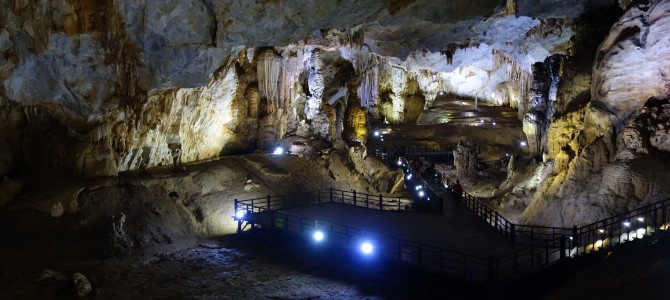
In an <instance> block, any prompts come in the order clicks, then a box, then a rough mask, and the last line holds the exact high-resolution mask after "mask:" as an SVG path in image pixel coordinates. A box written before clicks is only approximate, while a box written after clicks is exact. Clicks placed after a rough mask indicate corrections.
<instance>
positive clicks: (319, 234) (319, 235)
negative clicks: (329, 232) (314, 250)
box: [313, 230, 324, 242]
mask: <svg viewBox="0 0 670 300" xmlns="http://www.w3.org/2000/svg"><path fill="white" fill-rule="evenodd" d="M313 237H314V240H315V241H317V242H320V241H323V237H324V235H323V232H322V231H321V230H317V231H315V232H314V235H313Z"/></svg>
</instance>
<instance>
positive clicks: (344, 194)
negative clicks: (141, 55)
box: [235, 161, 670, 284]
mask: <svg viewBox="0 0 670 300" xmlns="http://www.w3.org/2000/svg"><path fill="white" fill-rule="evenodd" d="M405 163H406V161H405ZM401 164H402V162H401ZM406 174H408V173H406ZM409 174H414V173H409ZM413 176H418V175H416V174H415V175H413ZM431 178H433V179H432V180H429V181H431V182H432V183H433V184H427V182H426V181H423V180H422V181H421V182H423V183H426V188H428V189H433V193H435V194H439V193H440V192H442V193H444V192H448V191H449V190H448V189H447V187H448V186H451V184H452V183H451V182H450V181H449V180H448V179H446V178H444V179H445V181H446V187H445V186H444V185H443V183H442V176H431ZM417 179H418V178H417ZM435 184H437V187H435ZM434 189H443V190H442V191H440V192H438V191H435V190H434ZM462 199H463V204H464V205H465V206H466V207H468V208H470V209H471V210H472V211H473V212H474V213H475V214H476V215H477V216H479V217H480V218H481V219H482V220H484V221H485V222H487V224H489V225H490V226H492V227H493V228H495V229H496V230H497V231H499V232H501V233H502V234H504V235H505V236H506V237H508V238H509V239H510V240H511V241H513V242H516V243H518V244H525V245H529V247H528V248H526V249H523V250H520V251H516V252H514V253H510V254H507V255H502V256H499V257H497V258H496V257H493V256H490V257H488V258H484V257H479V256H475V255H469V254H465V253H460V252H457V251H452V250H448V249H443V248H440V247H435V246H431V245H427V244H422V243H417V242H413V241H408V240H404V239H398V238H394V237H390V236H386V235H382V234H378V233H373V232H368V231H364V230H361V229H358V228H354V227H350V226H346V225H341V224H332V223H328V222H323V221H319V220H316V219H311V218H306V217H301V216H296V215H292V214H288V213H285V212H280V211H278V210H279V209H284V208H289V207H297V206H302V205H309V204H314V203H328V202H330V203H343V204H347V205H355V206H358V207H365V208H369V209H377V210H393V211H406V210H408V209H406V207H407V205H410V209H411V205H414V204H415V203H416V201H415V200H414V199H411V198H402V197H401V198H399V197H386V196H383V195H369V194H359V193H357V192H355V191H342V190H332V189H329V190H317V191H312V192H305V193H302V194H300V196H296V195H291V196H266V197H263V198H256V199H247V200H237V199H235V214H236V217H235V218H236V220H238V229H239V228H240V227H239V226H240V224H241V221H243V220H244V219H245V218H246V217H244V216H240V215H238V213H239V212H246V213H247V214H251V215H253V218H254V220H253V221H254V222H257V223H258V224H262V225H263V226H264V227H268V228H271V229H275V230H283V231H285V232H287V233H289V234H292V235H296V236H306V235H310V234H312V233H313V232H314V231H315V230H323V231H325V234H326V236H327V238H328V241H329V242H330V243H332V244H333V245H334V246H336V247H342V248H345V249H355V248H356V247H357V246H358V243H359V242H361V241H363V240H374V241H375V243H376V245H377V246H376V247H377V248H376V249H377V250H375V251H377V252H378V253H379V255H380V257H383V258H385V259H388V260H393V261H397V262H400V263H403V264H408V265H412V266H416V267H420V268H422V269H426V270H431V271H435V272H439V273H441V274H445V275H449V276H452V277H457V278H464V279H468V280H471V281H473V282H478V283H485V284H497V283H501V282H505V281H508V280H511V279H514V278H518V277H519V276H524V275H527V274H530V273H532V272H534V271H536V270H539V269H542V268H545V267H547V266H550V265H553V264H556V263H558V262H560V261H562V260H565V259H566V258H568V257H574V256H577V255H581V254H584V253H589V252H592V251H598V250H601V249H605V248H608V247H612V246H614V245H616V244H619V243H623V242H626V241H630V240H634V239H638V238H642V237H643V236H646V235H651V234H653V233H654V232H657V231H660V230H667V229H668V228H669V227H670V221H669V220H668V218H669V217H670V216H669V215H670V199H666V200H663V201H660V202H657V203H654V204H650V205H647V206H644V207H640V208H637V209H634V210H632V211H629V212H626V213H623V214H619V215H616V216H613V217H610V218H607V219H604V220H600V221H597V222H594V223H592V224H589V225H586V226H582V227H576V226H575V227H573V228H560V227H548V226H531V225H519V224H514V223H512V222H510V221H509V220H507V219H506V218H504V217H503V216H501V215H500V214H498V213H497V212H496V211H494V210H493V209H491V208H490V207H488V205H486V204H485V203H484V202H482V201H481V200H480V199H477V198H475V197H472V196H471V195H469V194H467V193H464V194H463V197H462ZM440 202H441V201H440Z"/></svg>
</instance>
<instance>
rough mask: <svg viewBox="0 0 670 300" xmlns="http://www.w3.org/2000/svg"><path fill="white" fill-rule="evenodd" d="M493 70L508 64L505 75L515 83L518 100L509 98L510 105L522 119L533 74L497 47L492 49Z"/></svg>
mask: <svg viewBox="0 0 670 300" xmlns="http://www.w3.org/2000/svg"><path fill="white" fill-rule="evenodd" d="M492 54H493V70H498V69H501V68H504V67H506V66H507V65H509V68H508V69H507V77H508V78H509V80H510V82H513V83H514V84H516V85H517V86H518V88H519V99H518V102H516V103H515V101H512V100H513V99H510V106H511V107H512V108H517V109H518V111H519V119H523V115H524V114H525V113H526V111H527V109H528V107H527V103H528V97H529V95H530V88H531V85H532V83H533V74H532V73H531V72H529V71H527V70H525V69H523V67H522V66H521V65H519V64H517V63H516V61H514V59H512V58H511V57H510V56H509V55H507V54H506V53H505V52H503V51H500V50H498V49H493V52H492Z"/></svg>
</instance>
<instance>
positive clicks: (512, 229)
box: [509, 223, 516, 243]
mask: <svg viewBox="0 0 670 300" xmlns="http://www.w3.org/2000/svg"><path fill="white" fill-rule="evenodd" d="M515 239H516V224H514V223H510V224H509V240H510V241H511V242H512V243H514V240H515Z"/></svg>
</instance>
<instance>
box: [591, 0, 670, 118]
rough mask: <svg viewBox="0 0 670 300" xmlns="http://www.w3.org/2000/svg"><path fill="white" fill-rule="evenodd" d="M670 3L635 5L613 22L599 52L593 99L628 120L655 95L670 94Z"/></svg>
mask: <svg viewBox="0 0 670 300" xmlns="http://www.w3.org/2000/svg"><path fill="white" fill-rule="evenodd" d="M668 14H670V2H669V1H652V4H651V5H649V6H641V7H633V8H631V9H630V10H629V11H628V12H626V14H625V15H624V16H623V17H621V19H619V21H618V22H617V23H616V24H614V26H613V27H612V29H611V32H610V35H609V36H608V37H607V39H605V41H603V43H602V44H601V45H600V48H599V49H598V52H597V59H596V62H595V64H594V67H593V85H592V89H591V92H592V98H593V99H594V100H597V101H601V102H602V103H603V105H604V106H605V107H606V108H607V110H608V111H610V112H612V113H613V114H614V116H615V122H614V123H615V125H616V127H617V129H618V130H621V129H622V128H623V127H624V126H625V125H624V124H625V121H626V120H627V119H628V118H629V117H630V116H631V115H634V114H635V113H636V112H637V111H638V110H639V109H641V108H642V107H643V106H644V104H645V102H646V101H647V100H648V99H649V98H652V97H660V98H667V97H668V95H670V86H669V85H668V80H670V78H669V77H668V76H670V75H668V74H670V64H668V63H667V62H668V61H670V43H668V40H667V38H666V37H667V36H668V35H669V34H670V18H669V17H668Z"/></svg>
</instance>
